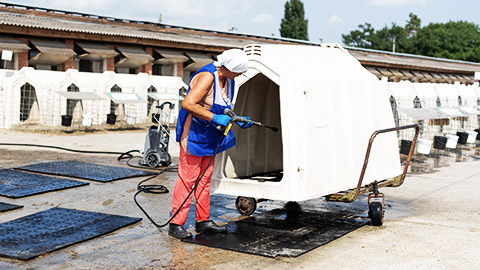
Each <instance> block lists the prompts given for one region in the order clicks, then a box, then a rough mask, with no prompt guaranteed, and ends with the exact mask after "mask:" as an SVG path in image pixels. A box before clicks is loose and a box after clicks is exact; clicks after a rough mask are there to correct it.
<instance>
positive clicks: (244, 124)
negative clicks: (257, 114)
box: [235, 116, 252, 129]
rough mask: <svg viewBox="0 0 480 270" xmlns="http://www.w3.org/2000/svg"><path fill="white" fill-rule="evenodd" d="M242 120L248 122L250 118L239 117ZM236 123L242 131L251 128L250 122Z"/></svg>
mask: <svg viewBox="0 0 480 270" xmlns="http://www.w3.org/2000/svg"><path fill="white" fill-rule="evenodd" d="M241 117H242V118H243V119H247V120H250V117H246V116H241ZM235 123H237V125H238V126H239V127H241V128H243V129H246V128H251V127H252V122H251V121H248V122H246V123H245V122H235Z"/></svg>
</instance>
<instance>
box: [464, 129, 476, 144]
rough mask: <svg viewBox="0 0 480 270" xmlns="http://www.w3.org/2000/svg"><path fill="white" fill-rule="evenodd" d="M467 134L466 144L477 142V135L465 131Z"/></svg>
mask: <svg viewBox="0 0 480 270" xmlns="http://www.w3.org/2000/svg"><path fill="white" fill-rule="evenodd" d="M467 133H468V138H467V143H475V141H476V140H477V135H478V133H477V132H475V131H470V130H469V131H467Z"/></svg>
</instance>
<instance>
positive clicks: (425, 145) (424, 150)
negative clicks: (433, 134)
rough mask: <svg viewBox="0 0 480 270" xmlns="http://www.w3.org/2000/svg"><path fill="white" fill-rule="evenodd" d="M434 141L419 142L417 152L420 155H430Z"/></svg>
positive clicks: (420, 140)
mask: <svg viewBox="0 0 480 270" xmlns="http://www.w3.org/2000/svg"><path fill="white" fill-rule="evenodd" d="M432 144H433V141H431V140H426V139H418V140H417V152H418V153H420V154H424V155H428V154H430V149H431V148H432Z"/></svg>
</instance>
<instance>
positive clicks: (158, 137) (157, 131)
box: [139, 101, 175, 168]
mask: <svg viewBox="0 0 480 270" xmlns="http://www.w3.org/2000/svg"><path fill="white" fill-rule="evenodd" d="M165 106H168V113H167V121H166V124H162V117H163V114H164V109H165ZM156 108H157V109H158V113H154V114H152V122H154V123H157V125H152V126H150V128H149V129H148V133H147V136H146V138H145V148H144V151H143V157H142V159H141V160H140V161H139V164H140V165H146V166H149V167H152V168H155V167H159V166H169V165H170V164H171V163H172V157H171V156H170V154H169V153H168V142H169V141H170V132H168V130H169V126H168V125H169V121H170V116H171V114H172V111H173V109H174V108H175V104H173V103H171V102H168V101H166V102H163V103H162V105H159V106H156Z"/></svg>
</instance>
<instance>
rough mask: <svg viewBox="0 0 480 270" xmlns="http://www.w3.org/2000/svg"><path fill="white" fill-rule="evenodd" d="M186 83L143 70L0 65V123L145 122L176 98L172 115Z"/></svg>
mask: <svg viewBox="0 0 480 270" xmlns="http://www.w3.org/2000/svg"><path fill="white" fill-rule="evenodd" d="M186 88H187V86H186V84H185V83H184V82H183V81H182V79H181V78H179V77H173V76H152V75H148V74H146V73H139V74H118V73H115V72H112V71H106V72H104V73H90V72H78V71H77V70H75V69H69V70H67V71H66V72H58V71H47V70H35V69H33V68H31V67H24V68H22V69H21V70H18V71H15V70H0V128H12V127H15V126H17V127H18V126H20V127H21V126H32V125H38V126H50V127H59V126H61V125H63V126H71V125H73V126H74V127H88V126H91V125H102V124H105V123H108V124H119V123H122V124H130V125H133V124H135V123H138V122H148V121H149V119H151V114H152V113H156V110H157V109H156V107H155V105H158V104H159V103H161V102H162V101H164V100H170V101H172V100H173V101H174V102H175V103H176V105H177V106H175V109H174V110H175V111H174V112H172V115H176V113H175V112H176V110H177V108H178V102H179V93H181V92H184V91H185V89H186ZM171 120H172V121H173V119H171Z"/></svg>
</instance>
